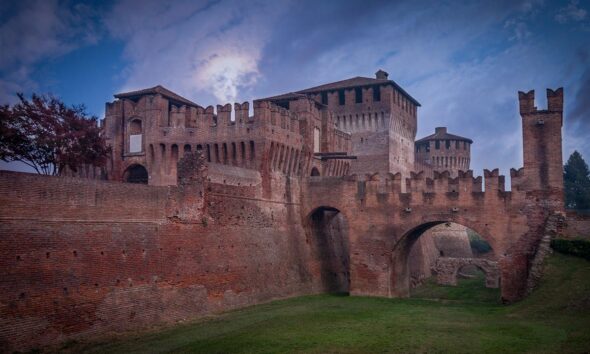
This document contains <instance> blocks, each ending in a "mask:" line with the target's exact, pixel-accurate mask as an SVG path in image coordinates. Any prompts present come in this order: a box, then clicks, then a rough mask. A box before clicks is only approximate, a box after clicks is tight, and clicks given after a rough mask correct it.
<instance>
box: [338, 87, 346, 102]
mask: <svg viewBox="0 0 590 354" xmlns="http://www.w3.org/2000/svg"><path fill="white" fill-rule="evenodd" d="M344 102H345V101H344V90H338V104H339V105H341V106H344Z"/></svg>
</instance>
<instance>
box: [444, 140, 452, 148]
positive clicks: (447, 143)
mask: <svg viewBox="0 0 590 354" xmlns="http://www.w3.org/2000/svg"><path fill="white" fill-rule="evenodd" d="M445 147H446V148H447V150H448V149H450V148H451V141H450V140H445Z"/></svg>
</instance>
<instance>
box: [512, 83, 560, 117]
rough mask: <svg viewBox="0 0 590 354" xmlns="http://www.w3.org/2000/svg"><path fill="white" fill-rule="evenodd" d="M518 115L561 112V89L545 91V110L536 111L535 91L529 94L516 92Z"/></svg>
mask: <svg viewBox="0 0 590 354" xmlns="http://www.w3.org/2000/svg"><path fill="white" fill-rule="evenodd" d="M518 102H519V106H520V114H521V115H524V114H534V113H545V112H563V87H560V88H558V89H556V90H552V89H549V88H548V89H547V109H546V110H538V109H537V107H536V106H535V90H530V91H529V92H526V93H525V92H522V91H518Z"/></svg>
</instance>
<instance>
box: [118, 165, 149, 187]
mask: <svg viewBox="0 0 590 354" xmlns="http://www.w3.org/2000/svg"><path fill="white" fill-rule="evenodd" d="M123 181H125V182H127V183H140V184H147V183H148V172H147V170H146V169H145V167H143V166H142V165H140V164H135V165H131V166H129V167H127V169H126V170H125V173H123Z"/></svg>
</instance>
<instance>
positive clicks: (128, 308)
mask: <svg viewBox="0 0 590 354" xmlns="http://www.w3.org/2000/svg"><path fill="white" fill-rule="evenodd" d="M532 95H533V93H528V94H524V93H521V94H520V98H521V115H522V124H523V138H524V139H523V147H524V152H525V159H524V167H523V168H521V169H518V170H512V171H511V176H512V179H511V183H512V185H511V187H512V188H511V191H506V190H505V188H504V187H505V179H504V177H503V176H501V175H500V174H499V171H498V170H497V169H496V170H492V171H488V170H485V171H484V176H483V179H482V177H474V176H473V173H472V172H471V171H466V172H463V171H461V172H460V173H459V174H458V176H457V177H456V178H452V177H451V176H450V174H449V173H448V172H442V173H435V174H434V176H433V177H434V178H427V177H426V176H425V175H424V173H411V174H410V178H404V177H403V176H402V174H401V173H397V174H391V173H370V174H353V175H344V176H313V177H310V176H308V175H304V176H301V175H300V176H297V175H293V174H292V175H287V174H285V173H284V172H283V170H280V171H277V170H270V171H269V170H268V169H263V168H260V169H258V170H257V169H252V168H245V167H241V166H235V165H232V164H223V163H217V162H214V161H211V162H209V161H208V158H207V155H206V153H205V152H204V151H202V150H201V151H200V152H198V153H191V154H188V153H187V154H185V155H184V156H183V158H181V159H180V161H179V163H178V167H177V175H176V178H177V182H178V183H177V185H174V186H153V185H135V184H125V183H120V182H105V181H96V180H88V179H77V178H67V177H42V176H35V175H28V174H21V173H14V172H0V221H1V222H0V269H1V272H2V274H0V275H1V276H0V289H1V290H0V349H2V350H3V351H11V350H24V349H30V348H33V347H38V346H43V345H48V344H56V343H59V342H63V341H66V340H70V339H80V338H91V337H96V336H101V335H106V334H108V333H109V332H121V331H125V330H133V329H140V328H146V327H150V326H153V325H158V324H166V323H174V322H177V321H183V320H188V319H194V318H197V317H200V316H203V315H206V314H210V313H214V312H219V311H224V310H227V309H231V308H236V307H242V306H246V305H250V304H256V303H261V302H264V301H269V300H272V299H277V298H283V297H290V296H297V295H303V294H313V293H319V292H325V291H348V292H349V293H350V294H351V295H369V296H385V297H403V296H408V293H409V286H410V274H409V273H410V272H409V259H408V258H409V255H410V250H411V248H412V245H413V244H414V243H415V242H416V240H417V239H418V238H419V237H421V235H422V234H423V233H424V232H425V231H426V230H428V229H430V228H432V227H434V226H436V225H441V224H445V223H447V222H454V223H457V224H460V225H464V226H466V227H469V228H471V229H473V230H475V231H476V232H477V233H479V234H480V235H481V236H482V237H484V238H485V239H486V240H487V241H488V242H489V243H490V245H491V246H492V248H493V249H494V252H495V254H496V255H497V259H494V260H492V261H496V262H498V267H499V276H500V287H501V293H502V298H503V299H504V301H506V302H513V301H517V300H519V299H521V298H522V297H524V296H525V295H526V294H527V293H528V291H530V289H531V288H532V287H533V286H534V280H535V279H538V275H539V274H540V272H539V270H540V266H541V265H542V255H543V254H544V253H543V252H540V250H542V249H543V247H541V245H543V244H546V242H545V243H543V242H542V241H543V239H546V238H547V237H549V238H550V237H552V236H553V235H555V234H557V233H560V232H561V230H560V228H561V227H562V226H561V223H560V222H554V220H557V219H559V217H562V216H563V180H562V179H561V178H560V176H562V174H561V171H562V161H561V125H562V113H561V112H562V101H559V100H557V99H555V97H557V96H561V100H563V92H562V90H561V89H560V90H557V91H552V90H548V96H549V97H550V98H551V99H550V100H548V101H549V107H548V110H544V111H539V110H537V109H536V108H534V107H528V106H527V105H526V104H524V106H523V100H524V101H527V100H528V99H529V98H530V97H531V96H532ZM527 102H528V101H527ZM525 103H526V102H525ZM547 146H551V147H552V149H547V148H546V147H547ZM553 150H556V151H553ZM271 160H272V159H271ZM265 163H268V161H267V162H265ZM263 164H264V163H263ZM548 220H553V221H551V222H550V223H549V221H548ZM548 224H550V225H548Z"/></svg>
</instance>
